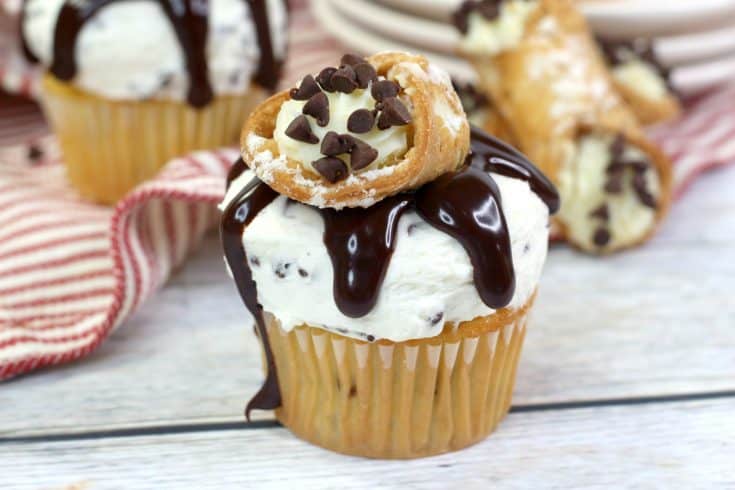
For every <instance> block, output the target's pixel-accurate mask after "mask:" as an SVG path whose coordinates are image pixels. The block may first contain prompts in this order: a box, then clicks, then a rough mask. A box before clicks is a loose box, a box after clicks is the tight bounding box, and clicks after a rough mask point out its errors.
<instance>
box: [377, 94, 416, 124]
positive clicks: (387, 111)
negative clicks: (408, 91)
mask: <svg viewBox="0 0 735 490" xmlns="http://www.w3.org/2000/svg"><path fill="white" fill-rule="evenodd" d="M410 122H411V113H410V112H408V109H407V108H406V106H405V105H403V102H401V101H400V100H398V98H396V97H391V98H388V99H384V100H383V109H382V110H381V111H380V116H379V117H378V129H388V128H390V127H391V126H404V125H406V124H408V123H410Z"/></svg>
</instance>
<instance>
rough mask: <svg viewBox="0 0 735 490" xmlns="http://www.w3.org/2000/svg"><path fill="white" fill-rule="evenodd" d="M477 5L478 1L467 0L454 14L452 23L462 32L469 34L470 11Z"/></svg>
mask: <svg viewBox="0 0 735 490" xmlns="http://www.w3.org/2000/svg"><path fill="white" fill-rule="evenodd" d="M476 6H477V2H475V1H466V2H463V3H462V5H460V7H459V8H458V9H457V10H455V11H454V13H453V14H452V23H453V24H454V26H455V27H456V28H457V29H458V30H459V32H461V33H462V34H467V31H468V30H469V23H468V21H467V20H468V18H469V16H470V13H471V12H472V11H473V10H474V9H475V7H476Z"/></svg>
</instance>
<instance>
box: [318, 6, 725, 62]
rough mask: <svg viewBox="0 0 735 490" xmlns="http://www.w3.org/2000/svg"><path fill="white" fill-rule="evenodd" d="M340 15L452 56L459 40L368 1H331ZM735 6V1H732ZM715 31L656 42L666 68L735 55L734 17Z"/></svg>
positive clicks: (449, 29) (444, 28) (433, 24)
mask: <svg viewBox="0 0 735 490" xmlns="http://www.w3.org/2000/svg"><path fill="white" fill-rule="evenodd" d="M331 3H332V5H333V6H334V8H335V9H337V10H338V11H339V13H340V14H341V15H342V16H344V17H346V18H348V19H349V20H351V21H352V22H353V23H354V24H357V25H360V26H362V27H364V28H365V29H366V30H369V31H372V32H373V33H375V34H377V35H379V36H381V37H385V38H388V39H391V40H395V41H399V42H401V43H404V44H408V45H413V46H417V47H419V48H422V49H427V50H430V51H433V52H438V53H446V54H449V55H453V54H454V52H455V46H456V45H457V42H458V40H459V36H458V34H457V31H456V30H455V28H454V27H453V26H451V25H449V24H446V23H443V22H440V21H437V20H431V19H427V18H424V17H417V16H415V15H411V14H408V13H405V12H401V11H397V10H395V9H392V8H389V7H386V6H384V5H379V4H377V3H375V2H373V1H369V0H338V1H335V0H332V1H331ZM733 3H735V0H733ZM730 24H731V25H730V26H728V27H725V28H719V29H716V30H710V31H704V32H697V33H694V34H684V35H677V36H664V37H660V38H657V39H656V40H655V44H656V50H657V52H658V53H659V55H660V57H661V61H662V63H663V64H664V65H666V66H669V67H671V66H677V65H684V64H692V63H699V62H702V61H705V60H712V59H715V58H718V57H722V56H726V55H729V54H732V53H735V17H733V18H732V19H731V21H730Z"/></svg>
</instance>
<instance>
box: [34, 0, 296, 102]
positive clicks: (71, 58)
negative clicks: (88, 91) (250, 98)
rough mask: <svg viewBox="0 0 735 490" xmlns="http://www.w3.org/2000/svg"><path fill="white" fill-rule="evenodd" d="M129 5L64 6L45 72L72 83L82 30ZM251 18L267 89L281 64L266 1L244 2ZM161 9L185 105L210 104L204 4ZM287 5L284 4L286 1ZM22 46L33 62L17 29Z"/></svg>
mask: <svg viewBox="0 0 735 490" xmlns="http://www.w3.org/2000/svg"><path fill="white" fill-rule="evenodd" d="M122 1H128V0H84V1H83V2H80V3H70V2H68V1H67V2H66V3H65V4H64V5H63V6H62V8H61V11H60V12H59V15H58V19H57V22H56V28H55V31H54V47H53V61H52V64H51V67H50V69H49V71H50V72H51V73H53V74H54V75H55V76H56V77H57V78H59V79H60V80H65V81H68V80H71V79H73V78H74V77H75V76H76V74H77V70H78V66H77V60H76V44H77V39H78V37H79V34H80V32H81V30H82V28H83V27H84V25H85V24H86V23H87V22H88V21H89V20H90V19H91V18H92V17H94V15H95V14H96V13H97V12H99V11H100V10H101V9H102V8H104V7H106V6H108V5H110V4H112V3H119V2H122ZM243 1H246V2H247V3H248V5H249V6H250V8H251V12H252V14H253V22H254V23H255V26H256V30H257V33H258V43H259V45H260V53H261V55H260V63H259V66H258V69H257V71H256V74H255V76H254V80H255V81H256V82H257V83H259V84H261V85H263V86H264V87H266V88H267V89H269V90H274V89H275V86H276V84H277V83H278V78H279V76H280V70H281V66H282V63H281V62H280V61H279V60H276V57H275V53H274V50H273V40H272V38H271V31H270V24H269V20H268V8H267V5H266V1H265V0H243ZM26 2H27V0H24V2H23V7H22V10H21V22H23V19H24V17H25V12H26ZM158 3H159V4H160V5H161V9H162V10H163V12H164V13H165V15H166V17H167V18H168V19H169V21H170V22H171V25H172V26H173V28H174V31H175V32H176V37H177V39H178V41H179V44H180V45H181V48H182V51H183V53H184V57H185V59H186V68H187V71H188V73H189V80H190V84H189V91H188V94H187V101H188V102H189V104H191V105H192V106H193V107H197V108H201V107H204V106H206V105H207V104H209V103H210V102H211V101H212V99H213V97H214V92H213V90H212V85H211V83H210V81H209V71H208V67H207V58H206V52H205V51H206V46H207V33H208V30H209V0H158ZM286 5H287V6H288V3H287V2H286ZM21 43H22V46H23V51H24V53H25V56H26V57H27V58H28V60H29V61H31V62H33V63H36V62H38V58H37V57H36V56H35V55H34V54H33V53H32V52H31V51H30V49H28V43H27V41H26V38H25V35H24V34H23V29H22V24H21Z"/></svg>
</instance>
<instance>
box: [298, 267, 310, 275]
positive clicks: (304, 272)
mask: <svg viewBox="0 0 735 490" xmlns="http://www.w3.org/2000/svg"><path fill="white" fill-rule="evenodd" d="M299 275H300V276H301V277H309V273H308V272H306V270H305V269H302V268H301V267H299Z"/></svg>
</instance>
